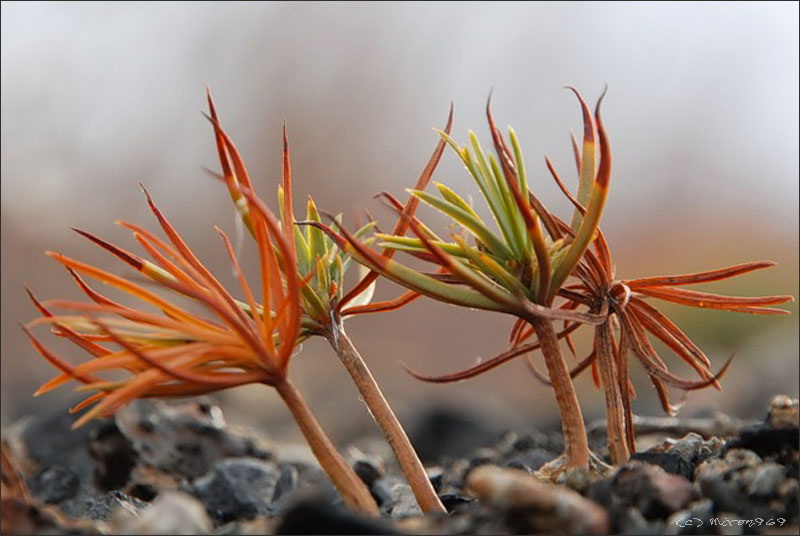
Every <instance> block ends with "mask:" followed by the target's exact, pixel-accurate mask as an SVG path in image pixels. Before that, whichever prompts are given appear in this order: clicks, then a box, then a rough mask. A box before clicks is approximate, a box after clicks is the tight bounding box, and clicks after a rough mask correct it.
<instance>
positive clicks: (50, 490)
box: [30, 465, 81, 504]
mask: <svg viewBox="0 0 800 536" xmlns="http://www.w3.org/2000/svg"><path fill="white" fill-rule="evenodd" d="M30 489H31V491H32V492H33V494H34V495H36V496H37V497H38V498H39V499H41V500H42V501H44V502H45V503H47V504H58V503H60V502H63V501H66V500H68V499H71V498H73V497H75V496H76V495H77V494H78V492H79V491H80V489H81V479H80V476H78V474H77V473H76V472H75V471H72V470H71V469H67V468H65V467H62V466H60V465H53V466H51V467H49V468H47V469H45V470H44V471H42V472H41V473H39V474H38V475H37V476H36V477H35V478H34V479H33V481H32V482H31V486H30Z"/></svg>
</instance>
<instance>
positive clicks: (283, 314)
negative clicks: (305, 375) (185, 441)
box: [23, 190, 378, 515]
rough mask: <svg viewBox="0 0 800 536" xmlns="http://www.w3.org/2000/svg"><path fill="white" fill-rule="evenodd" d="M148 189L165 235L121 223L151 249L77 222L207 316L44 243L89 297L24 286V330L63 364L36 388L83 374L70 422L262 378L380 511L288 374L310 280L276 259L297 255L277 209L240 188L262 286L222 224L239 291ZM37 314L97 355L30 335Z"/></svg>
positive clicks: (353, 494)
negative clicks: (128, 300) (58, 347)
mask: <svg viewBox="0 0 800 536" xmlns="http://www.w3.org/2000/svg"><path fill="white" fill-rule="evenodd" d="M145 196H146V197H147V203H148V204H149V206H150V209H151V211H152V212H153V214H154V215H155V216H156V218H157V220H158V222H159V224H160V226H161V228H162V230H163V231H164V234H165V235H166V237H167V239H168V241H164V240H163V239H161V238H159V237H158V236H156V235H154V234H152V233H151V232H149V231H147V230H145V229H143V228H141V227H138V226H136V225H133V224H131V223H126V222H119V223H120V224H121V225H123V226H124V227H126V228H128V229H130V230H131V231H132V232H133V235H134V237H135V238H136V240H137V241H138V242H139V243H140V245H141V246H142V248H143V249H144V250H145V251H146V252H147V253H148V254H149V255H150V258H151V259H152V260H147V259H145V258H142V257H140V256H138V255H135V254H133V253H131V252H129V251H126V250H124V249H122V248H120V247H118V246H116V245H113V244H111V243H109V242H106V241H105V240H103V239H101V238H98V237H97V236H95V235H93V234H91V233H88V232H86V231H77V232H78V233H80V234H81V235H83V236H84V237H86V238H88V239H89V240H91V241H92V242H94V243H95V244H97V245H99V246H100V247H102V248H104V249H106V250H108V251H109V252H111V253H112V254H114V255H116V256H117V257H119V258H120V259H121V260H122V261H124V262H125V263H126V264H127V265H129V266H131V267H133V268H134V269H135V270H136V271H137V272H138V273H140V274H141V275H143V276H145V277H146V278H147V279H148V280H149V282H150V283H152V284H154V285H155V286H156V287H157V288H158V289H159V290H161V291H168V293H169V295H170V296H173V297H178V296H180V297H182V298H185V299H188V300H191V301H194V302H196V303H197V304H199V305H201V306H202V308H203V309H204V310H205V312H206V313H209V315H207V316H203V315H200V314H195V313H191V312H189V311H188V310H186V309H184V308H183V307H181V306H180V305H178V304H176V303H175V302H174V301H173V300H172V299H171V298H165V297H162V294H164V293H156V292H153V291H150V290H148V289H146V288H144V287H143V286H141V285H139V284H137V283H136V282H134V281H133V280H131V279H126V278H124V277H120V276H117V275H114V274H112V273H110V272H107V271H105V270H101V269H99V268H95V267H93V266H90V265H88V264H85V263H82V262H80V261H77V260H74V259H72V258H69V257H67V256H65V255H62V254H60V253H53V252H48V255H50V256H51V257H53V258H54V259H56V260H57V261H58V262H59V263H61V264H62V265H64V266H65V267H66V268H67V270H68V271H69V272H70V274H71V275H72V277H73V278H74V279H75V281H76V282H77V284H78V286H79V287H80V288H81V290H83V292H84V293H85V294H86V295H87V296H88V297H89V299H90V301H89V302H80V301H65V300H51V301H46V302H40V301H38V300H37V299H36V298H35V297H34V295H33V293H32V292H30V291H29V295H30V297H31V299H32V300H33V302H34V304H35V306H36V308H37V309H38V310H39V312H40V313H41V317H40V318H38V319H36V320H34V321H32V322H30V323H29V324H28V325H27V326H24V327H23V329H24V330H25V333H26V334H27V335H28V337H29V339H30V341H31V343H32V344H33V346H34V347H35V348H36V350H37V351H38V352H39V353H40V354H41V355H42V356H43V357H44V358H45V359H47V360H48V361H49V362H50V363H52V364H53V365H54V366H55V367H56V368H57V369H59V370H60V371H61V374H60V375H59V376H57V377H56V378H54V379H52V380H50V381H49V382H47V383H46V384H44V385H43V386H42V387H41V388H40V389H39V390H38V391H37V392H36V395H39V394H42V393H44V392H47V391H50V390H51V389H54V388H56V387H58V386H60V385H62V384H64V383H67V382H69V381H71V380H76V381H77V382H79V383H80V384H81V385H80V386H79V387H78V390H80V391H89V392H92V393H93V394H91V395H90V396H89V397H88V398H87V399H85V400H84V401H83V402H81V403H80V404H78V405H77V406H75V407H74V408H72V410H71V411H73V412H75V411H78V410H80V409H83V408H86V407H89V406H92V407H91V409H89V411H87V412H86V413H85V414H83V415H82V416H81V417H80V418H79V419H77V420H76V421H75V424H74V427H78V426H81V425H83V424H85V423H86V422H87V421H89V420H90V419H92V418H95V417H100V416H107V415H110V414H112V413H114V412H115V411H116V410H117V409H119V408H120V407H122V406H123V405H125V404H126V403H128V402H130V401H131V400H135V399H137V398H144V397H175V396H187V395H198V394H202V393H209V392H212V391H217V390H220V389H227V388H230V387H235V386H238V385H244V384H249V383H263V384H265V385H269V386H271V387H274V388H275V390H276V391H277V392H278V394H279V395H280V396H281V398H282V399H283V401H284V402H285V403H286V406H287V407H288V408H289V410H290V411H291V413H292V416H293V417H294V419H295V421H296V422H297V424H298V426H299V427H300V430H301V431H302V432H303V434H304V436H305V438H306V440H307V441H308V444H309V446H310V447H311V450H312V451H313V453H314V455H315V456H316V457H317V459H318V460H319V463H320V465H321V466H322V468H323V469H324V470H325V471H326V473H327V474H328V476H329V477H330V479H331V480H332V481H333V483H334V485H335V486H336V488H337V489H338V490H339V492H340V493H341V495H342V497H343V498H344V500H345V502H346V503H347V504H348V505H350V506H351V507H353V508H355V509H357V510H359V511H361V512H363V513H365V514H368V515H377V513H378V509H377V505H376V504H375V500H374V499H373V498H372V495H371V494H370V492H369V490H368V489H367V487H366V486H365V485H364V483H363V482H362V481H361V479H360V478H359V477H358V476H357V475H356V474H355V472H354V471H353V469H352V468H351V467H350V466H349V465H348V464H347V462H345V460H344V459H343V458H342V457H341V455H340V454H339V453H338V452H337V451H336V449H335V447H334V446H333V444H332V443H331V441H330V440H329V439H328V437H327V436H326V435H325V433H324V431H323V430H322V428H321V427H320V425H319V423H318V422H317V420H316V419H315V418H314V416H313V415H312V413H311V411H310V409H309V407H308V406H307V405H306V403H305V401H304V400H303V398H302V397H301V395H300V393H299V392H298V391H297V389H296V388H295V387H294V385H293V384H292V383H291V381H290V380H289V378H288V377H287V373H288V367H289V362H290V360H291V357H292V354H293V353H294V351H295V349H296V346H297V343H298V340H299V338H300V336H301V334H302V329H303V327H302V325H301V321H302V309H301V294H302V292H303V288H304V287H306V286H307V283H308V282H307V281H304V280H303V279H300V278H299V277H298V274H296V273H295V272H293V271H282V270H280V269H279V266H280V265H281V264H287V263H288V264H289V265H294V263H295V262H296V260H295V251H294V248H293V247H292V245H291V243H290V241H289V239H287V236H286V234H285V233H284V232H283V231H282V230H281V228H280V224H279V223H278V221H277V219H276V218H275V216H274V215H273V214H272V213H271V212H270V211H269V209H268V208H267V207H266V206H265V205H264V203H263V202H262V201H261V200H260V199H258V198H257V197H255V195H254V194H252V193H250V192H248V193H247V194H246V198H245V200H244V201H243V203H244V204H246V206H247V209H248V214H249V225H250V227H251V229H252V230H253V233H254V236H255V237H256V243H257V246H258V253H259V266H260V276H261V277H260V279H261V280H260V284H261V289H260V290H261V292H260V293H259V294H256V292H257V290H256V289H254V288H253V287H251V286H250V284H249V283H248V282H247V280H246V279H245V278H244V276H243V275H242V271H241V269H240V267H239V262H238V260H237V258H236V255H235V254H234V252H233V248H232V246H231V243H230V241H229V240H228V237H227V236H226V235H225V234H224V233H223V232H222V231H221V230H220V229H217V231H218V232H219V233H220V236H221V237H222V241H223V243H224V246H225V249H226V250H227V254H228V255H229V256H230V260H231V264H232V266H233V270H234V272H235V274H236V276H237V278H238V280H239V284H240V286H241V292H242V293H243V295H244V296H245V301H244V302H241V301H238V300H236V299H234V297H233V296H232V294H231V293H230V292H229V291H228V290H227V289H225V288H224V287H223V285H222V284H221V283H220V282H219V280H218V279H217V278H216V277H214V275H213V274H212V273H211V272H210V271H209V270H208V269H207V268H206V267H205V266H204V265H203V264H202V262H200V260H199V259H198V258H197V257H196V256H195V254H194V253H193V252H192V250H191V249H190V248H189V246H188V245H187V244H186V242H185V241H184V240H183V239H182V238H181V236H180V235H179V234H178V232H177V231H176V230H175V228H174V227H173V226H172V225H171V224H170V223H169V221H167V219H166V217H164V215H163V214H162V213H161V211H160V210H159V209H158V208H157V207H156V205H155V203H154V202H153V200H152V199H151V197H150V195H149V194H148V193H147V191H146V190H145ZM84 277H89V278H92V279H96V280H98V281H100V282H102V283H105V284H106V285H109V286H111V287H113V288H115V289H117V290H120V291H123V292H125V293H127V294H129V295H131V296H132V297H135V298H137V299H138V300H139V301H141V302H143V303H144V304H147V305H149V306H153V307H154V308H155V309H156V310H157V311H159V312H157V313H153V312H149V311H148V310H146V309H145V308H138V307H134V306H128V305H123V304H121V303H118V302H116V301H114V300H112V299H111V298H108V297H107V296H105V295H103V294H101V293H100V292H98V291H96V290H95V289H93V288H92V287H91V286H89V283H88V282H87V281H86V280H85V279H84ZM257 298H258V299H260V303H259V302H258V301H256V300H257ZM265 310H266V311H267V312H268V314H265V313H264V311H265ZM54 311H64V312H63V313H61V312H59V313H56V312H54ZM254 311H258V312H259V313H255V314H254ZM40 324H48V325H50V326H51V330H52V332H53V333H54V334H55V335H58V336H60V337H65V338H67V339H69V340H70V341H72V342H73V343H75V344H76V345H77V346H79V347H80V348H81V349H83V350H84V351H86V352H87V353H88V354H89V355H90V356H91V357H92V359H90V360H89V361H86V362H84V363H82V364H80V365H77V366H76V365H71V364H69V363H68V362H67V361H66V360H64V359H62V358H61V357H59V356H57V355H56V354H55V353H54V352H53V351H51V350H50V349H48V348H47V347H46V346H45V345H44V344H43V343H42V342H41V341H40V340H39V339H38V338H37V337H36V336H34V335H33V333H32V331H31V329H30V328H32V327H34V326H36V325H40ZM108 372H113V373H119V372H122V373H124V376H125V377H124V378H123V379H115V380H109V379H105V378H104V377H103V375H104V374H105V373H108ZM116 376H119V374H116Z"/></svg>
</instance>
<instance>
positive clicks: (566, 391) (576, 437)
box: [526, 316, 589, 468]
mask: <svg viewBox="0 0 800 536" xmlns="http://www.w3.org/2000/svg"><path fill="white" fill-rule="evenodd" d="M526 320H527V321H528V322H530V324H531V326H532V327H533V329H534V330H535V331H536V335H537V336H538V338H539V342H540V343H541V344H542V354H544V361H545V363H546V364H547V370H548V372H549V373H550V381H551V382H552V384H553V391H555V394H556V402H557V403H558V409H559V412H560V413H561V428H562V430H563V434H564V448H565V450H566V452H565V454H566V458H567V467H587V468H588V467H589V441H588V439H587V437H586V426H585V425H584V423H583V413H582V412H581V407H580V405H579V404H578V395H577V394H576V393H575V386H574V385H573V384H572V379H571V378H570V375H569V369H568V368H567V364H566V363H565V362H564V359H563V357H561V349H560V348H559V346H558V338H557V337H556V332H555V330H554V329H553V323H552V322H551V321H550V320H547V319H544V318H540V317H536V316H531V317H530V318H526Z"/></svg>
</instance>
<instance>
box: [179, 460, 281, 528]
mask: <svg viewBox="0 0 800 536" xmlns="http://www.w3.org/2000/svg"><path fill="white" fill-rule="evenodd" d="M280 476H281V474H280V471H279V470H278V468H277V467H276V466H275V465H274V464H272V463H270V462H264V461H262V460H256V459H253V458H232V459H229V460H224V461H222V462H219V463H218V464H217V465H216V466H214V468H213V469H212V470H211V471H210V472H209V473H208V474H206V475H205V476H203V477H202V478H199V479H198V480H196V481H195V482H194V485H193V486H192V492H193V494H194V495H195V496H196V497H197V498H199V499H200V501H202V503H203V504H204V505H205V507H206V510H208V513H209V514H211V516H212V518H213V519H214V520H215V521H216V522H218V523H225V522H228V521H233V520H238V519H251V518H253V517H255V516H256V515H259V514H261V515H265V514H269V513H271V511H272V508H271V505H272V498H273V497H274V495H275V488H276V486H277V483H278V480H279V479H280Z"/></svg>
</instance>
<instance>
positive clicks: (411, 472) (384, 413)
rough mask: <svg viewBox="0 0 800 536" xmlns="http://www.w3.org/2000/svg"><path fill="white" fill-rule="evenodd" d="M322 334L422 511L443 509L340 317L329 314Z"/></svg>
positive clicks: (403, 431)
mask: <svg viewBox="0 0 800 536" xmlns="http://www.w3.org/2000/svg"><path fill="white" fill-rule="evenodd" d="M334 316H335V313H334ZM325 338H326V339H327V340H328V342H329V343H330V345H331V348H333V350H334V351H335V352H336V355H338V356H339V359H340V360H341V361H342V364H343V365H344V366H345V368H346V369H347V372H348V373H349V374H350V377H351V378H352V379H353V383H354V384H355V385H356V387H357V388H358V392H359V393H360V394H361V397H362V399H363V400H364V403H365V404H366V405H367V407H368V408H369V411H370V413H371V414H372V417H373V418H374V419H375V422H376V423H377V425H378V427H379V428H380V429H381V432H383V435H384V437H386V441H387V442H388V443H389V446H391V448H392V451H393V452H394V455H395V457H396V458H397V462H398V463H399V464H400V468H401V469H402V470H403V474H405V476H406V479H407V480H408V484H409V486H411V490H412V491H413V492H414V497H416V499H417V502H418V503H419V506H420V508H421V509H422V511H423V512H447V510H446V509H445V507H444V505H443V504H442V501H441V500H439V496H438V495H436V491H434V489H433V485H432V484H431V481H430V479H429V478H428V474H427V473H426V472H425V467H423V465H422V462H421V461H420V459H419V457H418V456H417V453H416V451H415V450H414V447H413V445H411V441H410V440H409V439H408V435H407V434H406V432H405V430H404V429H403V426H402V425H401V424H400V421H399V420H397V416H396V415H395V414H394V411H392V408H391V406H389V402H387V401H386V397H384V396H383V393H382V392H381V389H380V387H378V383H377V382H376V381H375V377H374V376H373V375H372V372H370V370H369V367H367V364H366V363H365V362H364V359H363V358H362V357H361V355H360V354H359V353H358V350H356V347H355V346H354V345H353V342H352V341H351V340H350V337H348V335H347V333H346V332H345V330H344V325H343V323H342V321H341V319H337V318H332V322H331V328H330V329H329V330H328V332H327V333H326V334H325Z"/></svg>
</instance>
